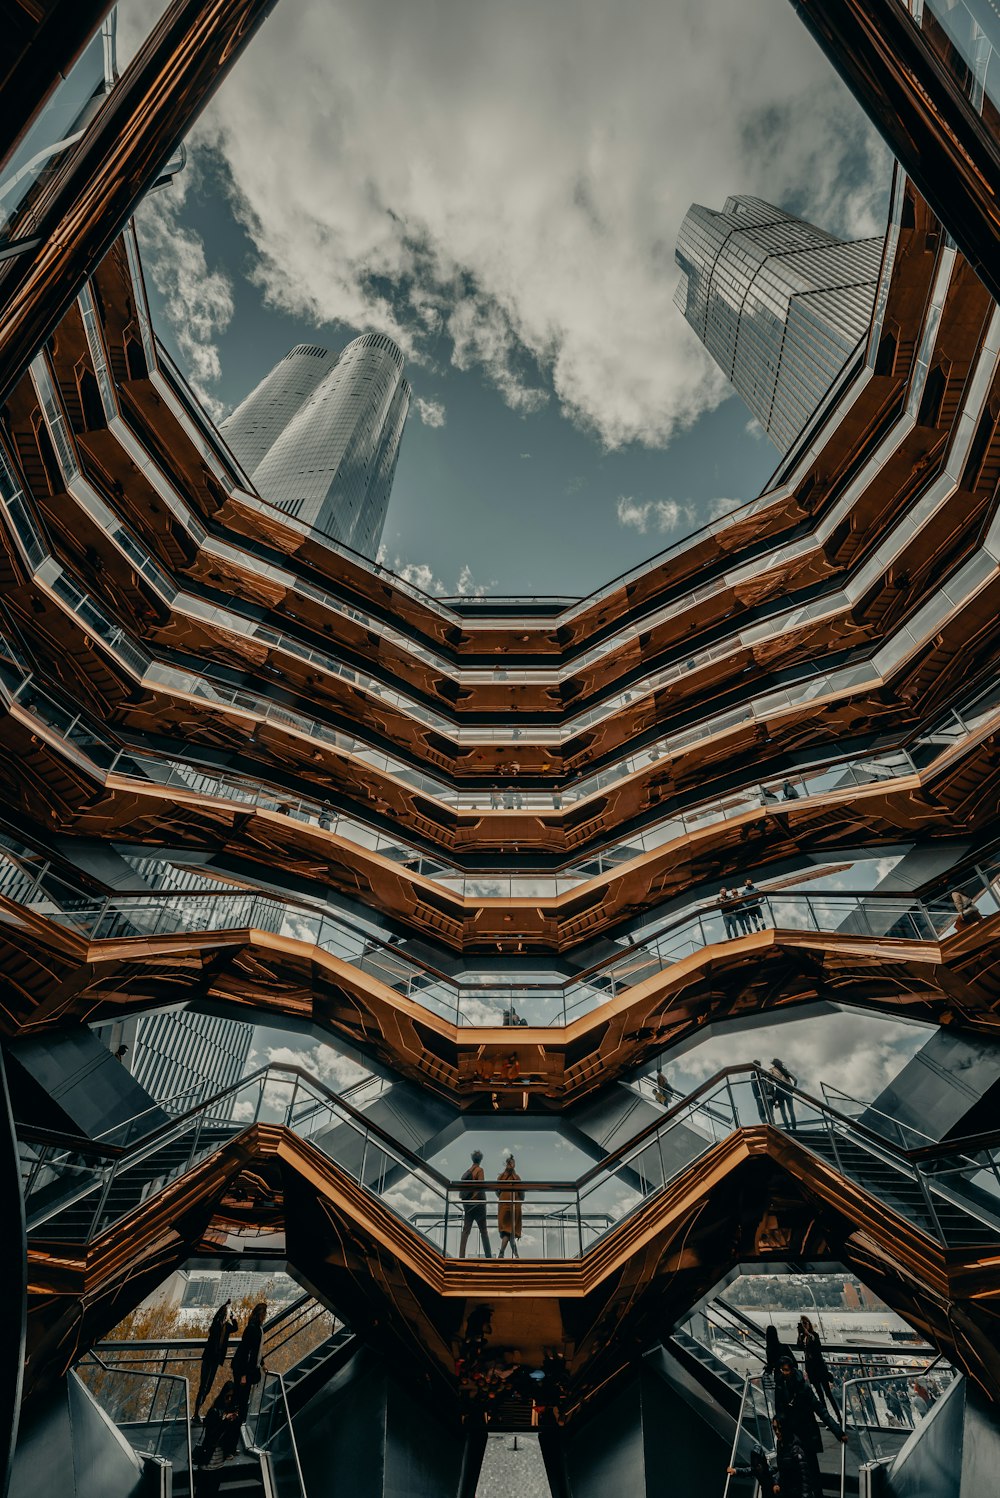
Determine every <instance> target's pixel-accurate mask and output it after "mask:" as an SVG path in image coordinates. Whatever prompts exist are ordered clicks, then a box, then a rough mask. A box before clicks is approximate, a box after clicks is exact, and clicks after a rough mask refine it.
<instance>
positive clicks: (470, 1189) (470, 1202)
mask: <svg viewBox="0 0 1000 1498" xmlns="http://www.w3.org/2000/svg"><path fill="white" fill-rule="evenodd" d="M482 1159H483V1152H482V1150H473V1151H472V1164H471V1165H470V1166H469V1168H468V1170H467V1171H466V1172H465V1174H464V1175H463V1176H462V1180H463V1181H469V1182H471V1184H470V1185H468V1186H463V1187H462V1189H461V1190H460V1191H459V1193H458V1199H459V1201H460V1202H461V1203H462V1206H463V1208H464V1210H465V1221H464V1222H463V1223H462V1236H461V1238H460V1239H459V1244H458V1257H459V1258H460V1259H464V1258H465V1250H466V1249H467V1248H468V1246H469V1234H470V1233H471V1232H472V1229H473V1227H474V1226H475V1227H478V1229H479V1236H480V1238H481V1239H482V1243H483V1258H484V1259H492V1257H493V1250H492V1249H491V1248H490V1235H489V1233H488V1232H487V1231H486V1192H485V1191H484V1190H483V1188H482V1186H480V1185H479V1184H478V1183H479V1182H480V1181H482V1180H484V1179H485V1177H484V1175H483V1166H482Z"/></svg>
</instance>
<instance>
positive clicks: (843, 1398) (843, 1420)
mask: <svg viewBox="0 0 1000 1498" xmlns="http://www.w3.org/2000/svg"><path fill="white" fill-rule="evenodd" d="M938 1361H939V1358H935V1359H934V1362H933V1363H930V1364H929V1365H928V1368H926V1369H922V1370H921V1372H928V1371H929V1369H930V1368H933V1367H934V1364H935V1363H937V1362H938ZM900 1376H901V1375H900V1374H899V1373H887V1374H878V1375H876V1376H874V1377H871V1378H847V1379H845V1380H844V1382H843V1384H842V1385H841V1389H840V1425H841V1429H842V1430H843V1432H844V1435H845V1436H846V1435H847V1391H848V1389H853V1388H855V1387H857V1386H858V1385H859V1384H878V1383H896V1382H898V1380H899V1378H900ZM858 1428H859V1427H858V1426H855V1427H854V1429H855V1430H857V1429H858ZM915 1428H916V1427H914V1429H915ZM846 1494H847V1442H846V1440H845V1441H841V1443H840V1498H846Z"/></svg>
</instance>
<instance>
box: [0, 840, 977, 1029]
mask: <svg viewBox="0 0 1000 1498" xmlns="http://www.w3.org/2000/svg"><path fill="white" fill-rule="evenodd" d="M142 865H143V866H142V868H141V869H140V870H139V873H140V874H141V875H142V877H144V878H145V879H146V880H147V881H153V880H155V879H156V878H157V877H158V875H157V868H158V864H157V862H156V861H155V860H144V861H142ZM166 871H167V872H169V865H168V866H167V869H166ZM206 882H207V881H206ZM511 886H512V888H513V887H515V886H514V882H513V881H511ZM962 893H963V894H964V895H965V896H966V898H967V899H968V900H969V901H970V905H971V910H972V912H973V916H974V917H975V918H980V919H981V918H982V917H983V916H987V915H991V914H994V913H995V912H996V911H997V909H998V908H1000V863H998V864H997V865H996V866H994V865H993V864H988V865H982V866H980V867H979V868H978V869H977V871H976V873H975V875H974V876H972V877H971V878H970V879H968V880H967V881H966V882H965V884H964V885H963V886H962ZM0 896H2V897H4V898H6V899H7V900H8V901H10V902H12V903H16V904H17V905H19V906H21V907H23V908H25V909H27V910H30V911H31V912H32V913H33V914H34V915H37V916H41V917H43V918H45V919H47V920H51V921H53V922H55V923H57V924H59V925H62V926H64V927H66V928H67V929H69V930H71V931H73V932H75V933H76V934H77V935H79V936H80V937H82V938H85V939H86V940H88V941H120V940H140V939H144V938H145V939H155V938H157V937H168V936H173V935H176V934H178V933H181V932H187V933H191V934H193V935H198V934H208V933H211V932H214V931H236V930H246V931H259V932H263V933H267V934H269V935H273V936H278V937H281V938H283V939H287V940H293V941H299V942H302V943H304V944H306V945H307V946H310V947H315V948H317V949H319V950H321V951H323V952H326V953H328V954H329V955H331V956H333V957H335V958H338V959H340V960H342V961H344V962H346V963H348V964H350V965H351V966H352V967H353V968H354V969H355V970H356V971H357V972H358V973H359V974H361V975H364V976H367V977H369V978H372V979H374V980H375V981H377V982H378V983H380V984H382V985H384V986H385V987H386V988H388V989H391V990H392V991H393V992H394V993H396V994H398V995H401V996H403V997H405V998H407V999H412V1000H414V1001H415V1002H417V1003H419V1004H421V1005H422V1006H423V1007H424V1008H426V1009H429V1010H431V1011H432V1012H433V1013H436V1014H438V1015H440V1016H441V1017H442V1018H444V1019H446V1020H449V1021H451V1022H452V1023H455V1024H460V1025H470V1026H489V1027H501V1028H509V1027H520V1026H524V1025H532V1026H549V1025H565V1024H567V1023H569V1022H570V1021H571V1020H573V1019H576V1018H578V1017H580V1016H581V1015H582V1014H584V1013H587V1012H589V1011H590V1010H592V1009H594V1008H596V1007H597V1006H599V1005H600V1004H603V1003H606V1002H608V1001H610V1000H614V999H616V998H618V997H619V996H620V995H621V994H624V993H626V992H628V990H630V989H632V988H634V987H635V986H636V985H638V984H640V983H643V982H645V981H647V980H651V979H653V978H655V977H656V976H657V975H658V974H659V973H662V972H663V971H665V970H666V969H668V968H670V967H672V966H673V965H674V964H676V963H678V962H680V961H682V960H683V959H684V958H686V957H690V956H692V955H694V954H696V953H697V952H699V951H701V950H703V949H704V948H705V947H707V946H711V945H719V944H723V943H727V942H730V941H734V940H738V939H740V938H742V937H747V936H753V935H754V934H756V933H758V932H762V931H765V930H775V931H785V932H793V933H796V932H818V933H828V934H834V935H838V936H859V937H863V938H878V939H880V940H902V941H933V940H937V939H939V938H941V937H943V936H946V935H948V934H950V933H952V932H954V931H955V930H956V929H957V928H958V927H959V925H960V924H961V921H960V918H959V916H958V912H957V910H956V907H955V905H954V903H953V902H952V901H951V900H950V899H948V898H941V899H939V900H936V901H933V902H926V901H921V900H917V899H913V898H909V899H907V898H904V897H900V896H885V895H877V894H825V893H824V894H818V893H817V894H806V893H802V892H798V891H789V892H783V893H777V892H759V893H755V894H753V895H751V896H749V897H746V898H743V899H739V900H734V901H732V902H731V903H729V904H728V905H727V907H726V908H725V909H722V908H720V906H718V905H715V904H713V905H710V906H701V907H699V908H697V909H695V910H694V911H687V912H685V913H683V914H681V915H678V916H675V917H674V918H673V919H672V920H671V921H670V922H669V923H668V924H666V925H664V927H663V928H661V930H659V931H657V932H653V933H650V934H644V935H643V936H642V937H641V939H640V940H638V941H630V940H628V939H626V940H624V941H622V940H619V941H618V942H617V943H616V945H617V946H618V948H619V953H618V955H616V956H614V957H612V958H609V959H606V960H605V961H604V962H603V963H602V964H601V965H600V966H599V967H596V968H594V969H593V970H591V971H590V972H588V973H585V974H583V975H581V976H580V977H579V978H576V979H574V980H570V981H568V982H558V981H555V982H554V981H552V980H551V979H549V980H546V979H545V977H544V976H542V975H541V974H539V975H538V976H537V977H535V978H533V979H532V978H530V977H524V976H518V977H517V978H515V979H513V980H507V981H503V980H502V979H500V978H498V977H497V976H496V975H494V974H492V973H479V974H476V973H474V972H467V973H466V974H465V975H463V976H462V977H458V978H455V977H446V976H445V975H443V974H441V973H439V972H435V971H434V970H433V969H431V968H429V967H427V966H426V965H425V964H423V963H420V962H416V961H414V960H413V959H412V958H411V957H410V956H409V955H408V954H407V952H406V951H405V948H404V945H403V944H393V943H391V942H390V943H385V942H382V941H380V940H378V939H376V938H374V937H372V936H371V935H369V934H366V933H365V932H363V931H361V930H358V929H356V928H354V927H352V926H351V925H350V924H349V923H348V922H347V921H346V919H344V918H343V917H337V916H334V915H332V914H330V913H329V912H324V911H323V910H322V909H320V908H318V907H316V906H312V905H309V904H306V903H299V902H296V901H294V900H290V899H282V898H280V897H278V896H274V895H268V894H264V893H262V892H260V891H250V890H241V891H238V892H235V891H234V892H227V891H225V890H220V889H219V888H218V886H217V885H214V884H213V886H212V887H211V888H202V889H197V890H177V889H162V890H159V891H148V892H146V891H144V892H135V893H120V894H115V895H113V896H107V897H101V896H95V895H93V894H90V893H88V892H87V891H86V890H84V889H81V888H80V887H78V886H74V885H72V884H70V883H69V882H68V881H67V880H65V879H64V878H62V877H61V876H60V875H58V874H57V873H55V871H54V870H53V869H52V867H51V864H50V862H49V861H47V860H41V859H40V857H39V855H37V854H34V853H33V852H32V851H31V850H30V849H28V848H26V847H24V846H23V845H21V844H18V843H16V841H15V839H13V838H12V837H7V838H0ZM973 916H970V915H969V913H968V912H967V913H966V916H965V917H964V922H965V924H968V923H969V922H970V921H971V919H972V918H973ZM497 946H498V948H499V949H500V951H501V953H502V954H506V955H511V954H515V955H516V953H517V949H518V947H519V946H522V947H523V943H522V942H521V941H520V938H519V937H518V936H517V935H516V933H513V932H512V933H510V934H509V935H507V936H505V937H504V938H498V941H497ZM521 961H522V963H523V953H522V957H521Z"/></svg>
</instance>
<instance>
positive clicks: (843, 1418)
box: [840, 1378, 859, 1498]
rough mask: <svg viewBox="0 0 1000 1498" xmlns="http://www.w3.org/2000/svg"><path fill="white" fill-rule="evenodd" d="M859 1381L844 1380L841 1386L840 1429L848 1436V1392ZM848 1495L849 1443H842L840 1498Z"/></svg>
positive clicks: (854, 1379)
mask: <svg viewBox="0 0 1000 1498" xmlns="http://www.w3.org/2000/svg"><path fill="white" fill-rule="evenodd" d="M858 1382H859V1380H858V1379H856V1378H852V1379H847V1378H845V1379H844V1382H843V1383H842V1384H841V1386H840V1428H841V1430H842V1431H843V1432H844V1435H845V1436H846V1435H847V1390H848V1388H850V1387H851V1386H852V1385H854V1384H857V1383H858ZM846 1493H847V1442H846V1441H841V1443H840V1498H846Z"/></svg>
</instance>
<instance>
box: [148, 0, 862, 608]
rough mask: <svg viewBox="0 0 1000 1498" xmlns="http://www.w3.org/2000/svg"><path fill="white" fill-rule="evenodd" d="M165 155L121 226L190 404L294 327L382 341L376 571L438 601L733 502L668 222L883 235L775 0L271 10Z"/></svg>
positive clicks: (810, 65)
mask: <svg viewBox="0 0 1000 1498" xmlns="http://www.w3.org/2000/svg"><path fill="white" fill-rule="evenodd" d="M163 5H164V0H123V4H122V7H121V17H120V26H121V48H120V51H121V55H122V57H123V58H127V57H128V55H129V53H130V51H131V50H132V48H133V47H134V45H135V39H136V37H137V36H138V35H139V34H140V33H141V31H142V30H143V29H144V28H145V27H146V26H148V24H149V20H150V18H151V17H153V16H155V15H156V14H158V13H159V12H160V11H161V10H162V9H163ZM568 18H571V19H568ZM187 144H188V150H189V161H188V165H187V167H186V168H185V170H184V172H183V173H181V174H180V176H179V177H178V178H177V180H176V181H175V183H174V184H173V185H172V186H171V187H170V188H168V189H166V190H165V191H162V192H160V193H158V194H156V195H155V196H154V197H152V198H151V199H150V200H148V202H147V204H146V205H145V206H144V208H143V209H142V210H141V212H140V215H139V222H140V233H141V240H142V244H143V258H144V264H145V267H146V275H147V281H148V283H149V289H150V294H151V301H152V303H153V310H154V320H155V322H156V325H157V328H158V331H159V333H160V335H161V336H162V337H163V338H164V340H165V342H166V343H167V344H168V346H169V347H170V348H171V351H172V352H173V353H174V355H175V357H177V358H178V360H179V362H180V364H181V366H182V367H183V368H184V369H185V371H186V372H187V373H188V375H189V377H190V378H191V380H192V382H193V383H194V385H195V386H196V388H197V389H198V391H199V393H200V394H201V395H202V397H203V399H204V401H205V404H206V405H207V407H208V408H209V409H210V410H211V411H212V412H213V413H214V414H215V415H216V416H217V417H221V416H222V415H224V414H225V413H226V412H227V411H229V410H230V409H232V407H233V406H234V405H236V404H237V403H238V402H239V400H240V399H241V398H242V397H243V396H244V395H245V394H247V393H248V392H249V390H250V389H252V388H253V386H254V385H255V384H256V383H257V381H258V380H259V379H260V378H262V377H263V375H264V374H265V373H266V372H267V371H268V370H269V369H270V368H271V367H272V365H273V364H274V363H275V362H276V361H277V360H278V359H279V358H281V357H282V356H283V355H284V354H285V353H286V352H287V350H288V349H289V348H290V347H292V346H293V345H294V344H295V343H298V342H310V343H314V342H320V343H324V344H326V345H328V346H330V347H332V348H335V349H339V348H341V347H343V345H344V344H345V343H346V342H348V341H349V340H350V339H351V338H352V337H354V336H356V335H357V334H358V333H359V332H362V331H367V330H379V331H384V332H388V333H389V334H391V335H392V336H393V337H394V338H396V339H397V341H398V342H399V344H400V346H401V347H402V348H403V351H404V354H405V356H406V370H407V375H408V377H409V379H410V381H411V383H412V385H413V390H414V401H413V407H412V411H411V416H410V420H409V421H408V423H407V430H406V432H405V435H404V439H403V444H402V450H401V455H400V461H399V467H398V470H397V476H396V482H395V487H394V491H393V498H392V502H391V506H390V510H389V515H388V518H387V523H386V530H385V537H384V556H383V560H384V561H385V563H386V564H387V565H389V566H392V567H394V568H395V570H397V571H399V572H401V573H402V574H403V575H405V576H406V577H407V578H408V579H409V580H410V581H412V582H415V583H417V584H418V585H419V586H423V587H425V588H426V589H427V590H428V591H431V592H435V593H439V594H455V593H477V592H489V593H494V594H502V593H530V594H569V595H579V594H583V593H586V592H588V591H590V590H591V589H593V588H595V587H598V586H600V585H601V584H602V583H604V582H606V581H608V580H609V579H610V578H611V577H613V576H615V575H616V574H617V573H619V572H621V571H623V570H625V569H627V568H629V567H631V566H634V565H635V564H637V563H639V562H641V561H643V560H644V559H645V558H647V557H649V556H651V555H652V554H654V553H655V552H657V551H658V550H660V549H661V548H662V547H664V546H666V545H669V544H670V543H671V542H673V541H675V540H677V539H678V538H679V537H681V536H683V535H684V534H686V533H687V532H689V531H690V530H692V529H694V528H696V527H697V526H699V525H701V524H704V523H705V522H706V521H707V520H709V519H712V518H714V517H715V516H716V515H718V514H720V513H725V512H726V511H727V510H728V509H730V508H732V507H734V506H735V505H736V504H738V503H740V502H742V501H744V500H747V499H752V498H754V497H755V496H756V495H757V494H758V493H759V492H760V491H761V489H762V488H763V487H764V486H765V484H766V482H767V479H768V477H769V475H770V474H771V472H772V471H773V469H774V468H775V466H776V463H777V460H778V453H777V451H776V450H775V449H774V448H773V447H772V446H771V444H770V442H769V441H768V440H767V438H766V437H764V436H763V434H762V433H761V432H760V429H759V428H757V427H756V424H755V423H753V421H752V420H751V419H750V417H749V413H748V412H747V411H746V409H745V408H744V407H743V405H742V403H741V402H740V401H739V400H738V399H737V398H736V397H734V396H732V395H731V393H730V392H729V390H728V387H727V386H726V384H725V382H724V381H723V380H722V378H721V376H720V375H719V373H718V371H717V370H716V369H715V367H714V365H713V364H712V363H711V361H710V360H709V358H708V356H707V355H706V354H705V353H704V351H703V350H702V348H701V346H700V344H699V343H698V340H697V339H696V338H695V336H694V334H693V333H692V332H691V331H690V330H689V329H688V327H687V325H686V324H685V322H684V320H683V318H682V317H681V315H680V313H679V312H678V311H677V310H676V308H675V307H674V306H673V302H672V297H673V292H674V289H675V286H676V283H677V279H678V273H677V269H676V266H675V263H674V259H673V248H674V244H675V241H676V237H677V233H678V230H679V228H680V224H681V221H682V220H683V217H684V214H685V212H686V211H687V209H688V207H689V206H690V204H691V203H692V202H695V201H698V202H704V203H707V204H708V205H709V206H714V207H721V206H722V202H723V200H724V199H725V197H726V196H727V195H728V194H730V193H732V192H746V193H754V194H757V195H759V196H762V197H765V198H767V199H769V200H770V201H772V202H774V203H777V204H778V205H780V206H781V207H783V208H785V209H787V210H788V211H790V212H795V213H800V214H802V215H803V216H805V217H808V218H811V219H812V220H813V221H815V222H817V223H819V224H821V225H823V227H825V228H828V229H830V230H831V231H833V232H835V233H838V234H841V235H843V236H845V237H856V236H864V235H871V234H875V233H881V232H882V231H883V229H884V223H885V212H886V201H887V191H888V185H889V176H890V170H891V163H890V160H889V157H888V154H887V152H886V150H885V149H884V147H883V146H882V144H881V142H880V141H879V140H878V139H877V137H876V136H875V135H874V133H873V132H872V130H871V127H870V126H869V125H868V122H867V120H866V119H865V118H864V116H863V115H862V114H861V112H860V110H859V109H858V107H857V106H856V104H855V103H854V101H853V99H852V98H851V96H850V95H849V94H848V93H847V91H846V89H845V88H844V86H843V85H842V84H841V83H840V81H839V79H838V78H837V77H836V75H835V74H834V73H833V71H832V70H831V68H830V67H829V65H828V63H827V62H826V59H825V58H824V57H823V55H822V53H821V52H820V51H819V49H818V48H817V47H816V45H815V44H814V43H813V41H812V40H811V38H810V37H809V36H808V34H807V32H806V30H805V28H804V27H803V26H802V25H801V23H800V22H799V20H798V19H797V17H796V15H795V12H794V10H793V9H792V6H791V5H790V4H789V3H788V0H754V4H753V5H747V4H746V3H745V0H673V3H671V4H670V5H664V4H662V3H660V0H615V3H614V4H612V3H610V0H574V4H573V5H572V7H567V5H566V3H565V0H504V3H494V4H492V5H486V4H482V3H480V4H474V3H469V0H407V3H405V4H404V3H402V0H281V3H279V4H278V5H277V7H276V8H275V10H274V11H273V13H272V14H271V16H270V17H269V19H268V20H267V21H266V22H265V23H264V24H263V26H262V27H261V29H260V31H259V33H258V34H257V36H256V37H255V39H254V41H253V42H252V43H251V45H250V47H249V48H248V50H247V52H246V53H245V54H244V56H243V57H242V58H241V60H240V61H239V63H238V64H237V66H236V67H235V68H234V70H233V72H232V73H231V75H230V76H229V78H228V79H227V80H226V81H225V83H224V84H223V85H222V87H221V88H220V89H219V91H218V93H217V94H216V96H215V98H214V99H213V101H212V103H211V104H210V105H209V107H208V109H207V110H206V111H205V113H204V114H203V115H202V117H201V120H200V121H199V123H198V124H197V126H196V128H195V130H194V131H193V132H192V135H191V137H190V138H189V140H188V143H187Z"/></svg>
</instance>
